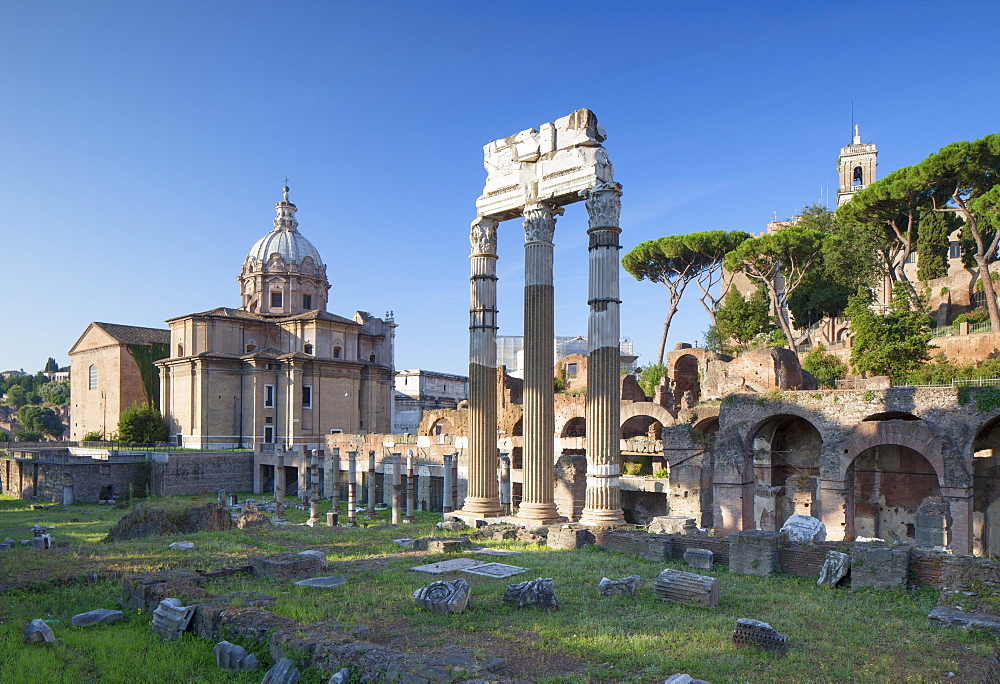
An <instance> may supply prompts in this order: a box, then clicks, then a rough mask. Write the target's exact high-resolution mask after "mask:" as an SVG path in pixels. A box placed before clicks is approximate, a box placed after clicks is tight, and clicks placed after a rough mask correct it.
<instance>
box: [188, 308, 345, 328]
mask: <svg viewBox="0 0 1000 684" xmlns="http://www.w3.org/2000/svg"><path fill="white" fill-rule="evenodd" d="M188 316H213V317H216V318H240V319H242V320H245V321H260V322H265V323H282V322H284V321H311V320H320V321H330V322H333V323H341V324H343V325H350V326H354V327H356V328H359V327H361V325H360V324H359V323H358V322H357V321H352V320H351V319H350V318H344V317H343V316H338V315H336V314H332V313H329V312H328V311H322V310H320V309H315V310H313V311H306V312H303V313H300V314H296V315H295V316H262V315H260V314H255V313H250V312H249V311H245V310H243V309H230V308H229V307H226V306H220V307H217V308H215V309H209V310H208V311H202V312H201V313H196V314H188ZM180 318H187V316H175V317H174V318H171V319H170V320H171V321H174V320H177V319H180Z"/></svg>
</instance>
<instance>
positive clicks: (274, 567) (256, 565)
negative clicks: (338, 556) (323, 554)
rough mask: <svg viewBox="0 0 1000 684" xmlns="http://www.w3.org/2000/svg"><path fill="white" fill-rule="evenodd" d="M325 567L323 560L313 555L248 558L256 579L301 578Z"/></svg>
mask: <svg viewBox="0 0 1000 684" xmlns="http://www.w3.org/2000/svg"><path fill="white" fill-rule="evenodd" d="M325 565H326V563H325V562H324V561H323V560H320V559H319V558H317V557H316V556H315V555H313V554H301V553H274V554H271V555H269V556H251V557H250V567H251V572H252V573H253V574H254V575H256V576H257V577H274V578H278V579H287V578H290V577H302V576H303V575H311V574H313V573H315V572H317V571H319V570H322V569H323V567H324V566H325Z"/></svg>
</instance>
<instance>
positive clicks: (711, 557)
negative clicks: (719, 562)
mask: <svg viewBox="0 0 1000 684" xmlns="http://www.w3.org/2000/svg"><path fill="white" fill-rule="evenodd" d="M684 561H685V562H686V563H687V564H688V565H690V566H691V567H692V568H698V569H699V570H712V569H713V568H714V567H715V554H714V553H712V552H711V551H709V550H708V549H687V550H686V551H685V552H684Z"/></svg>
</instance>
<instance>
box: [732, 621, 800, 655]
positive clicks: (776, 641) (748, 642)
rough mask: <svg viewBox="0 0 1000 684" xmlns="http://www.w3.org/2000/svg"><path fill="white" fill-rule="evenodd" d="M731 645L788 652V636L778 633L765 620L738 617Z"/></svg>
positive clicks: (783, 653) (778, 652)
mask: <svg viewBox="0 0 1000 684" xmlns="http://www.w3.org/2000/svg"><path fill="white" fill-rule="evenodd" d="M733 645H734V646H738V647H740V648H759V649H762V650H764V651H770V652H771V653H777V654H778V655H785V654H786V653H788V637H786V636H785V635H784V634H778V632H777V631H775V629H774V628H773V627H771V625H769V624H767V623H766V622H761V621H760V620H751V619H750V618H740V619H738V620H737V621H736V629H735V630H733Z"/></svg>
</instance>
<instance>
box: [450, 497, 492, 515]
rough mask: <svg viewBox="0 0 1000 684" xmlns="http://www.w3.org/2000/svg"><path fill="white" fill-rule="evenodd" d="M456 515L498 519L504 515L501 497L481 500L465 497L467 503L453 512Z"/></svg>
mask: <svg viewBox="0 0 1000 684" xmlns="http://www.w3.org/2000/svg"><path fill="white" fill-rule="evenodd" d="M452 512H453V513H454V514H455V515H463V516H472V517H476V518H497V517H499V516H501V515H503V508H501V506H500V497H497V498H495V499H494V498H492V497H490V498H479V497H471V496H467V497H465V502H464V503H463V504H462V507H461V508H458V509H455V510H454V511H452Z"/></svg>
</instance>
